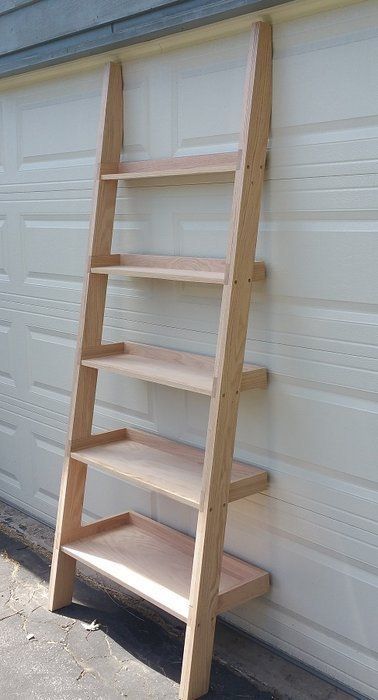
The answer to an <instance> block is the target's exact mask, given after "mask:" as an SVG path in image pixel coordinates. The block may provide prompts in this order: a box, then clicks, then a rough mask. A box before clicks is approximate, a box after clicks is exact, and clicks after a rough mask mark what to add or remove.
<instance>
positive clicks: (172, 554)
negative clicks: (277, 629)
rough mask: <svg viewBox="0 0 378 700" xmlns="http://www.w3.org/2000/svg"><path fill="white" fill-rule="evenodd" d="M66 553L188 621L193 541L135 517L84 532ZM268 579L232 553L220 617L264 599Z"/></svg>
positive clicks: (226, 556)
mask: <svg viewBox="0 0 378 700" xmlns="http://www.w3.org/2000/svg"><path fill="white" fill-rule="evenodd" d="M62 550H63V551H64V552H65V553H66V554H68V555H69V556H70V557H73V558H74V559H76V560H77V561H79V562H82V563H83V564H86V565H87V566H90V567H91V568H92V569H95V570H96V571H99V572H101V573H103V574H105V575H106V576H108V577H109V578H110V579H112V580H113V581H116V582H117V583H119V584H121V585H122V586H125V588H128V589H129V590H130V591H133V592H134V593H137V594H138V595H140V596H142V597H143V598H145V599H146V600H149V601H150V602H151V603H154V604H155V605H157V606H158V607H160V608H162V609H163V610H166V611H167V612H169V613H172V614H173V615H175V616H176V617H178V618H179V619H180V620H183V621H184V622H186V621H187V619H188V613H189V587H190V579H191V572H192V562H193V552H194V540H193V539H192V538H191V537H188V536H187V535H183V534H182V533H180V532H177V531H176V530H173V529H171V528H169V527H167V526H166V525H161V524H160V523H157V522H155V521H154V520H150V519H149V518H146V517H144V516H143V515H138V514H136V513H124V514H123V515H121V516H116V517H114V518H107V519H106V520H100V521H98V522H96V523H93V524H92V525H87V526H85V527H83V528H81V533H80V539H77V540H75V541H73V542H70V543H68V544H65V545H64V546H63V547H62ZM268 589H269V574H268V573H267V572H266V571H263V570H262V569H258V568H257V567H255V566H252V565H251V564H248V563H247V562H244V561H242V560H241V559H236V558H235V557H232V556H230V555H229V554H224V555H223V561H222V573H221V580H220V588H219V598H218V612H224V611H225V610H229V609H230V608H232V607H234V606H236V605H240V604H241V603H243V602H245V601H247V600H249V599H250V598H255V597H257V596H259V595H263V594H264V593H266V592H267V591H268Z"/></svg>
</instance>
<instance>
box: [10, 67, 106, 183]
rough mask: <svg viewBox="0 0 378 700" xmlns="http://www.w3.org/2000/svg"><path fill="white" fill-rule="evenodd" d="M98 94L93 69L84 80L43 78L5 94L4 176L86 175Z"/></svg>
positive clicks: (91, 157)
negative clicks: (8, 155)
mask: <svg viewBox="0 0 378 700" xmlns="http://www.w3.org/2000/svg"><path fill="white" fill-rule="evenodd" d="M100 96H101V85H100V73H99V72H98V71H90V72H88V73H87V74H86V75H85V78H84V79H83V77H82V76H73V77H66V78H62V79H61V80H58V81H57V80H49V81H47V82H45V83H37V84H34V85H32V86H30V87H29V88H23V89H18V90H15V91H14V92H13V93H12V94H8V96H7V103H6V105H7V117H8V120H7V123H6V125H5V126H6V129H7V135H8V136H9V137H10V138H11V143H9V144H8V146H9V147H10V150H11V152H12V154H13V160H12V162H10V163H9V166H8V167H7V168H6V169H5V171H4V181H5V182H7V183H19V184H22V183H25V182H28V183H29V182H36V183H38V182H43V181H46V180H47V181H48V180H51V179H55V180H56V182H59V181H61V180H67V179H71V178H72V177H75V176H77V174H78V173H79V177H80V178H83V177H87V178H88V177H90V176H91V172H92V169H93V163H94V157H95V144H96V135H97V127H98V110H99V107H100ZM10 124H12V128H10ZM14 156H16V157H14ZM79 169H80V170H79ZM55 189H59V187H58V186H57V184H56V185H55Z"/></svg>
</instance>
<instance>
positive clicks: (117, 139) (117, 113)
mask: <svg viewBox="0 0 378 700" xmlns="http://www.w3.org/2000/svg"><path fill="white" fill-rule="evenodd" d="M122 136H123V100H122V68H121V65H119V64H117V63H110V64H109V65H108V66H107V68H106V74H105V79H104V88H103V94H102V103H101V116H100V123H99V135H98V145H97V152H96V165H95V167H96V173H95V184H94V191H93V210H92V216H91V224H90V231H89V244H88V261H87V270H86V274H85V276H84V288H83V294H82V303H81V313H80V322H79V331H78V341H77V351H76V359H75V366H74V383H73V391H72V403H71V411H70V420H69V426H68V436H67V444H66V452H65V459H64V465H63V473H62V483H61V489H60V497H59V506H58V514H57V521H56V531H55V541H54V550H53V559H52V567H51V579H50V592H49V609H50V610H56V609H58V608H61V607H63V606H65V605H69V604H70V603H71V601H72V592H73V584H74V578H75V569H76V562H75V560H74V559H72V557H69V556H67V554H65V553H64V552H62V550H61V546H62V545H63V544H64V543H65V542H66V541H67V540H69V538H70V535H71V533H72V532H74V531H76V529H77V528H78V527H80V524H81V517H82V507H83V501H84V491H85V482H86V474H87V466H86V465H85V464H83V463H82V462H78V461H76V460H75V459H73V458H72V457H71V444H72V443H73V442H74V441H77V440H81V439H83V438H88V437H90V435H91V432H92V420H93V412H94V405H95V398H96V386H97V374H98V370H97V369H94V368H90V367H85V366H83V365H82V364H81V361H82V357H83V356H84V355H85V352H86V351H87V349H88V348H91V347H94V346H98V345H100V343H101V338H102V328H103V321H104V312H105V300H106V289H107V278H106V277H103V276H101V275H92V274H91V261H92V256H109V255H110V251H111V245H112V237H113V223H114V212H115V204H116V194H117V181H116V180H111V181H105V180H103V179H102V174H103V172H104V171H107V170H109V169H110V170H114V169H116V168H117V167H118V164H119V159H120V154H121V147H122Z"/></svg>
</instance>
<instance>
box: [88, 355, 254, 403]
mask: <svg viewBox="0 0 378 700" xmlns="http://www.w3.org/2000/svg"><path fill="white" fill-rule="evenodd" d="M117 345H118V344H117ZM101 347H102V348H104V347H106V346H101ZM97 354H98V353H96V355H97ZM82 364H83V365H84V366H85V367H91V368H94V369H97V370H100V369H101V370H107V371H108V372H115V373H117V374H124V375H126V376H128V377H134V378H136V379H143V380H145V381H147V382H154V383H156V384H163V385H164V386H170V387H174V388H176V389H184V390H186V391H193V392H196V393H198V394H207V395H208V396H210V395H211V394H212V391H213V384H214V358H212V357H208V356H206V355H194V354H193V353H189V352H180V351H178V350H169V349H167V348H160V347H155V346H153V345H141V344H138V343H124V351H123V352H122V353H119V354H118V353H112V354H110V355H109V356H106V355H102V356H96V357H93V358H90V357H88V355H86V356H85V359H83V360H82ZM266 385H267V373H266V369H264V368H263V367H256V366H255V365H248V364H245V365H244V367H243V371H242V375H241V378H240V384H239V389H240V391H245V390H247V389H265V388H266Z"/></svg>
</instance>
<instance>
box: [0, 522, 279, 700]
mask: <svg viewBox="0 0 378 700" xmlns="http://www.w3.org/2000/svg"><path fill="white" fill-rule="evenodd" d="M0 553H1V554H0V697H1V698H6V699H7V700H13V699H16V698H17V699H23V700H26V699H27V700H52V699H54V700H69V699H70V698H75V700H87V699H92V698H93V699H96V700H116V699H119V698H128V699H129V700H144V699H146V700H147V699H149V698H154V699H155V700H160V699H164V700H171V699H172V700H173V699H174V698H177V697H178V694H177V693H178V685H177V682H178V679H179V674H180V669H181V655H182V632H183V628H181V624H180V623H178V624H177V625H176V629H177V635H172V634H169V633H168V631H167V629H166V628H165V627H164V625H162V624H159V621H154V619H153V617H152V616H151V615H144V614H143V606H142V605H140V604H139V605H136V606H133V607H130V608H129V607H127V606H125V605H120V604H119V603H118V602H117V600H115V599H114V598H113V597H112V596H110V595H109V594H108V593H107V592H106V590H105V589H103V590H101V589H98V588H93V587H91V586H89V585H87V584H86V583H85V582H81V581H79V582H78V585H77V587H76V590H75V594H76V598H75V600H76V601H77V602H75V603H74V604H72V605H70V606H69V607H66V608H64V609H63V610H62V611H59V612H58V613H50V612H49V611H48V610H47V607H46V606H47V585H48V577H49V564H48V561H47V560H46V559H44V558H42V557H40V556H39V555H38V554H37V553H35V552H33V551H32V550H31V549H29V548H28V547H27V546H25V544H23V543H22V542H20V541H19V540H16V539H12V538H10V537H9V536H8V535H7V534H4V533H2V532H0ZM93 620H96V621H97V622H98V623H99V624H100V628H99V629H98V630H96V631H89V630H87V629H85V627H84V626H83V624H82V623H87V624H88V623H91V622H92V621H93ZM160 622H161V621H160ZM206 697H207V698H209V699H210V698H221V699H222V700H226V699H227V698H230V699H231V698H233V699H235V700H236V699H238V698H249V699H250V700H273V698H275V697H278V696H276V695H272V694H271V693H270V692H269V691H267V690H264V689H263V690H261V689H258V688H257V687H256V686H255V685H254V684H253V683H251V682H250V681H249V680H248V679H246V678H244V677H242V676H240V675H238V674H235V673H233V672H232V671H231V670H230V669H229V668H227V667H226V666H224V665H222V664H220V663H218V662H215V663H214V664H213V673H212V682H211V690H210V692H209V694H208V695H207V696H206Z"/></svg>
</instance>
